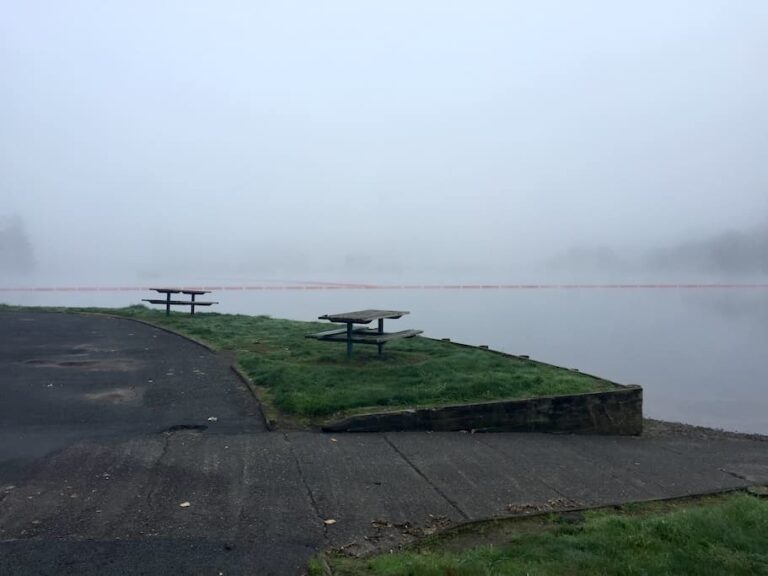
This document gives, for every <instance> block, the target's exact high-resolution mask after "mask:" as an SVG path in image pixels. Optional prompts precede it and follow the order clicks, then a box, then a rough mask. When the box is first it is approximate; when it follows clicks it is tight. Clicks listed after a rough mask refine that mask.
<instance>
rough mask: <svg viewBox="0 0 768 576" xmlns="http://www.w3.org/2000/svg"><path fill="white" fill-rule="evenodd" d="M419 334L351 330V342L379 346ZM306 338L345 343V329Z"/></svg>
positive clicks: (412, 331)
mask: <svg viewBox="0 0 768 576" xmlns="http://www.w3.org/2000/svg"><path fill="white" fill-rule="evenodd" d="M421 333H422V330H401V331H400V332H385V333H383V334H382V333H379V332H378V331H377V330H373V329H370V330H353V331H352V338H351V340H352V342H354V343H356V344H381V343H384V342H390V341H391V340H399V339H401V338H413V337H414V336H418V335H419V334H421ZM307 338H314V339H315V340H328V341H331V342H346V341H347V329H346V328H341V329H339V330H327V331H325V332H317V333H316V334H307Z"/></svg>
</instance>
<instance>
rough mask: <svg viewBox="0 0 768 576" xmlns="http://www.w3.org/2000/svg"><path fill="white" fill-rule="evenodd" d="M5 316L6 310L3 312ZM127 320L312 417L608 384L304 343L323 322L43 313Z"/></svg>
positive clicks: (141, 312) (421, 349)
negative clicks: (210, 351) (192, 341)
mask: <svg viewBox="0 0 768 576" xmlns="http://www.w3.org/2000/svg"><path fill="white" fill-rule="evenodd" d="M4 308H5V309H7V310H10V309H13V307H10V306H5V307H4ZM48 310H55V311H79V312H105V313H109V314H113V315H120V316H126V317H131V318H137V319H141V320H145V321H149V322H152V323H154V324H157V325H160V326H165V327H168V328H170V329H173V330H175V331H178V332H180V333H183V334H186V335H189V336H192V337H194V338H197V339H200V340H204V341H205V342H207V343H209V344H211V345H212V346H213V347H214V348H216V349H218V350H221V351H227V352H229V353H232V354H233V355H234V357H235V359H236V360H237V362H238V363H239V364H240V366H241V367H242V368H243V370H244V372H245V373H246V374H247V375H248V376H249V377H250V378H251V379H252V380H253V382H254V383H255V384H256V385H257V386H258V387H259V390H260V391H261V395H262V396H263V398H262V400H263V401H264V402H265V403H266V404H267V408H268V409H269V408H270V407H273V408H276V409H277V410H279V411H280V412H282V413H284V414H288V415H292V416H297V417H300V418H304V419H308V420H313V421H319V420H322V419H324V418H327V417H329V416H331V415H334V414H338V413H349V412H352V411H362V410H367V409H375V410H381V409H395V408H402V407H414V406H435V405H445V404H454V403H463V402H482V401H488V400H499V399H512V398H530V397H536V396H549V395H558V394H575V393H583V392H594V391H599V390H608V389H611V388H612V387H613V384H611V383H610V382H607V381H605V380H600V379H597V378H593V377H591V376H587V375H584V374H580V373H578V372H574V371H571V370H566V369H563V368H556V367H554V366H549V365H546V364H541V363H538V362H534V361H532V360H526V359H522V358H510V357H507V356H502V355H499V354H495V353H492V352H488V351H485V350H481V349H477V348H467V347H462V346H458V345H455V344H451V343H449V342H441V341H435V340H430V339H428V338H421V337H416V338H412V339H408V340H399V341H395V342H391V343H389V344H387V346H386V348H385V350H384V355H383V356H382V357H378V356H377V354H376V348H375V346H364V345H357V346H356V347H355V353H354V357H353V358H352V359H349V360H348V359H347V358H346V356H345V347H344V345H343V344H339V343H329V342H318V341H315V340H310V339H307V338H305V335H306V334H308V333H311V332H316V331H320V330H327V329H328V328H329V327H332V326H329V324H328V323H319V322H296V321H292V320H279V319H275V318H270V317H268V316H244V315H232V314H217V313H205V314H199V315H195V316H189V315H187V314H181V313H176V314H172V315H171V316H168V317H166V316H165V314H164V312H162V311H159V310H150V309H148V308H146V307H144V306H130V307H128V308H120V309H94V308H80V309H76V308H62V309H55V308H48Z"/></svg>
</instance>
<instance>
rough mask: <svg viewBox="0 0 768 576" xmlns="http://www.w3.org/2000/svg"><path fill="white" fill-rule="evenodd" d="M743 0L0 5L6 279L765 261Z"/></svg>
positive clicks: (762, 112)
mask: <svg viewBox="0 0 768 576" xmlns="http://www.w3.org/2000/svg"><path fill="white" fill-rule="evenodd" d="M766 25H768V4H766V3H765V2H763V1H762V0H754V1H745V2H737V3H733V2H724V1H705V0H696V1H680V0H676V1H671V2H670V1H666V0H664V1H651V2H637V3H617V2H611V1H607V0H606V1H603V2H598V1H591V2H590V1H587V2H567V1H565V0H562V1H544V2H535V3H509V2H505V1H495V2H494V1H489V2H431V1H428V2H419V3H415V4H414V3H412V2H386V3H369V2H356V1H351V0H350V1H345V2H338V1H336V2H323V3H314V2H236V1H227V2H217V3H210V2H202V1H185V2H167V3H156V2H109V3H104V2H97V1H90V2H89V1H73V2H52V1H47V2H45V1H30V2H10V3H6V4H5V5H4V7H3V9H2V12H1V13H0V73H2V77H3V89H2V90H0V194H2V200H3V201H2V203H1V204H0V242H1V243H2V244H1V245H0V259H1V261H0V265H1V266H2V271H3V272H2V274H3V277H2V279H1V280H0V284H2V285H3V286H14V285H29V284H32V285H48V284H67V283H78V282H86V281H87V282H99V283H102V284H107V285H108V284H112V283H125V282H128V283H137V284H142V283H145V282H147V281H151V280H152V279H154V278H160V277H163V278H166V277H167V278H176V277H178V278H199V279H202V280H206V279H210V280H226V279H227V278H251V279H259V278H262V279H269V278H293V279H324V278H333V279H339V278H346V279H350V280H360V281H365V280H367V279H369V278H370V279H374V280H379V281H381V280H387V279H391V280H395V281H403V280H406V281H407V280H414V281H420V280H422V279H428V278H438V279H441V280H446V281H451V280H456V281H475V280H477V281H483V280H485V279H493V280H505V281H530V280H537V279H541V278H544V277H548V278H557V279H558V280H568V279H569V278H580V279H583V278H590V279H595V280H600V281H605V280H610V279H612V278H619V277H621V278H631V279H637V280H644V279H646V278H649V277H654V278H666V279H669V280H671V281H675V280H678V278H681V277H685V278H689V277H696V278H698V277H701V278H703V279H712V278H720V277H734V276H748V277H754V276H760V277H764V276H765V273H766V271H767V267H768V265H767V264H766V253H768V251H767V250H766V242H767V241H766V237H767V236H766V234H767V233H766V230H768V162H766V158H768V107H767V106H766V105H765V102H767V101H768V75H766V74H765V73H764V66H765V62H766V59H767V58H768V35H767V34H765V30H766V29H767V28H766Z"/></svg>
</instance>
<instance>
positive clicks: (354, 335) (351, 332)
mask: <svg viewBox="0 0 768 576" xmlns="http://www.w3.org/2000/svg"><path fill="white" fill-rule="evenodd" d="M406 314H408V312H406V311H403V310H358V311H356V312H342V313H340V314H324V315H323V316H318V318H319V319H320V320H329V321H330V322H336V323H340V324H346V327H344V328H337V329H335V330H326V331H323V332H317V333H315V334H307V338H314V339H316V340H322V341H324V342H346V343H347V357H350V356H352V344H353V343H357V344H375V345H376V347H377V348H378V352H379V356H381V355H382V353H383V351H384V344H386V343H387V342H391V341H392V340H398V339H401V338H413V337H414V336H416V335H418V334H421V332H422V331H421V330H401V331H400V332H384V320H387V319H388V320H397V319H398V318H402V317H403V316H405V315H406ZM374 320H378V325H377V327H376V328H367V327H364V326H360V327H356V326H355V324H364V325H367V324H370V323H371V322H373V321H374Z"/></svg>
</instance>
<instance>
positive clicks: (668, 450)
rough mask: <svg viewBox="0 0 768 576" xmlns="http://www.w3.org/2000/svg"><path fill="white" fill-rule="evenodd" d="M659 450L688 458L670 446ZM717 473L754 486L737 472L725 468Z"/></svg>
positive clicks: (718, 469) (719, 469)
mask: <svg viewBox="0 0 768 576" xmlns="http://www.w3.org/2000/svg"><path fill="white" fill-rule="evenodd" d="M660 448H661V449H662V450H664V451H665V452H669V453H671V454H674V455H676V456H680V457H682V458H687V457H688V455H687V454H685V453H684V452H681V451H679V450H675V449H674V448H672V447H671V446H660ZM717 471H718V472H722V473H723V474H728V475H729V476H733V477H734V478H737V479H738V480H743V481H744V482H747V483H748V484H749V485H753V484H754V482H753V481H752V480H750V479H749V478H747V477H746V476H742V475H741V474H739V473H737V472H732V471H731V470H728V469H727V468H717Z"/></svg>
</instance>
